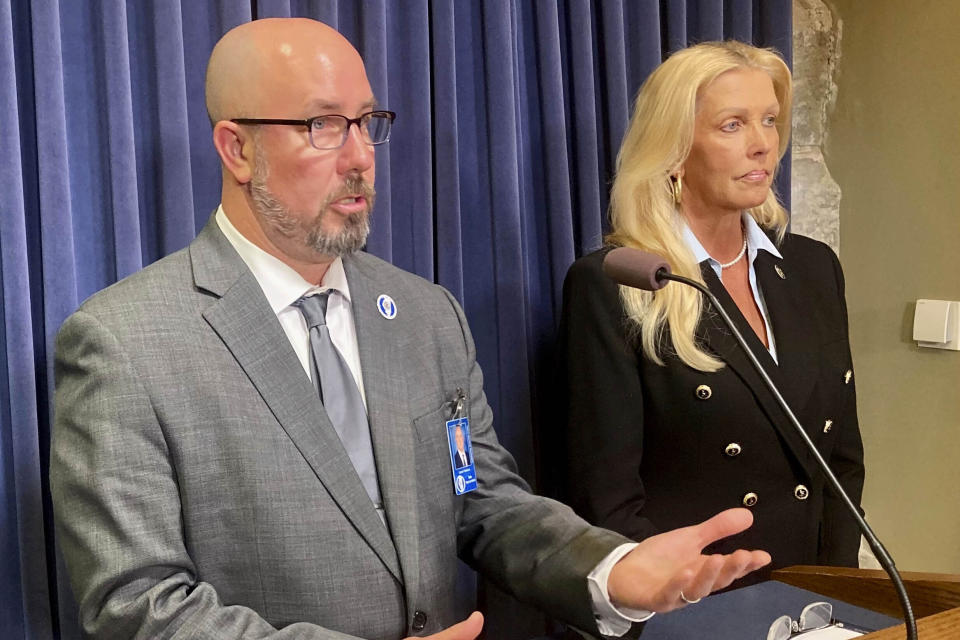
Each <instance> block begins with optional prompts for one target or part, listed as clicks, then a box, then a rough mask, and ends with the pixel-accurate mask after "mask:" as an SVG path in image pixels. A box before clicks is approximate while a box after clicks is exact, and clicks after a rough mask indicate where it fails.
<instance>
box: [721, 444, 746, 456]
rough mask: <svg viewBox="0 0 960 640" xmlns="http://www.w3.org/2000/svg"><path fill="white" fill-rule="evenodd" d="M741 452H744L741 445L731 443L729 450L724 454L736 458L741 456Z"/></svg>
mask: <svg viewBox="0 0 960 640" xmlns="http://www.w3.org/2000/svg"><path fill="white" fill-rule="evenodd" d="M740 451H742V449H741V447H740V445H739V444H737V443H736V442H731V443H730V444H728V445H727V448H726V449H724V450H723V452H724V453H726V454H727V455H728V456H730V457H731V458H734V457H736V456H738V455H740Z"/></svg>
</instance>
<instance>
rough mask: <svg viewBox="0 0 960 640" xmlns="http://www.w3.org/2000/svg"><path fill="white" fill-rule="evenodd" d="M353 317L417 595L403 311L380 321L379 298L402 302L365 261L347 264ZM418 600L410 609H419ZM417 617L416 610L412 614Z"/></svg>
mask: <svg viewBox="0 0 960 640" xmlns="http://www.w3.org/2000/svg"><path fill="white" fill-rule="evenodd" d="M343 264H344V270H345V272H346V275H347V282H348V283H349V285H350V298H351V302H352V306H353V317H354V321H355V323H356V327H357V342H358V344H359V347H360V367H361V369H362V370H363V386H364V389H365V391H366V396H367V413H368V415H369V417H370V435H371V438H372V440H373V449H374V456H375V458H376V463H377V475H378V477H379V479H380V492H381V495H382V497H383V502H384V507H385V509H386V515H387V522H388V523H389V526H390V532H391V534H392V537H393V543H394V545H395V547H396V550H397V554H398V555H399V557H400V566H401V567H402V569H403V582H404V588H405V589H406V591H407V593H410V594H415V593H417V592H418V589H419V582H420V564H419V553H420V552H419V547H418V542H419V539H420V536H419V533H418V527H417V510H416V508H415V506H416V505H415V504H411V501H415V500H416V496H417V486H416V473H415V468H414V456H415V452H414V442H415V436H414V433H413V426H412V425H413V422H412V419H411V416H410V415H409V413H408V411H407V387H406V383H405V380H406V376H405V375H404V369H405V362H404V359H403V357H402V347H401V346H400V340H399V336H398V332H399V330H400V326H401V325H400V323H401V322H402V320H401V319H400V318H399V316H400V315H401V314H403V312H404V310H403V308H399V307H398V309H397V315H398V317H397V318H395V319H393V320H388V319H387V318H385V317H383V316H382V315H380V313H379V311H378V310H377V298H378V296H379V295H381V294H387V295H391V294H392V295H393V296H397V297H399V296H398V295H397V292H396V291H391V290H390V286H389V284H386V283H387V282H388V281H387V280H385V279H382V278H377V277H376V275H377V274H376V273H374V271H373V269H372V268H371V267H370V265H369V264H364V263H363V259H362V256H348V257H346V258H344V261H343ZM413 600H414V599H413V598H408V603H409V605H410V606H413V604H414V602H413ZM408 614H409V615H411V616H412V615H413V610H412V609H411V610H410V611H409V612H408Z"/></svg>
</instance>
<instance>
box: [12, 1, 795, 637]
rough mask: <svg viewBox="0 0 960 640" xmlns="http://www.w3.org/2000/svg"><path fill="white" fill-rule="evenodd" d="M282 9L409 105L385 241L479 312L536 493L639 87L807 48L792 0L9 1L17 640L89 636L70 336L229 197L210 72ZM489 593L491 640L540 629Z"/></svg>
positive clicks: (393, 157) (380, 224) (379, 230)
mask: <svg viewBox="0 0 960 640" xmlns="http://www.w3.org/2000/svg"><path fill="white" fill-rule="evenodd" d="M267 16H308V17H313V18H317V19H320V20H323V21H325V22H327V23H329V24H331V25H333V26H335V27H337V28H338V29H340V30H341V31H342V32H343V33H344V34H345V35H346V36H347V37H348V38H349V39H350V40H351V41H352V42H353V43H354V44H355V45H356V46H357V48H358V49H359V50H360V51H361V53H362V54H363V56H364V58H365V60H366V62H367V68H368V73H369V76H370V81H371V83H372V85H373V87H374V90H375V92H376V93H377V95H378V98H379V100H380V102H381V103H382V104H384V105H386V106H387V107H388V108H390V109H393V110H395V111H397V112H398V114H399V118H398V123H397V126H396V127H395V135H394V137H393V139H392V140H391V142H390V144H389V145H388V146H387V147H386V148H385V149H382V151H380V152H379V157H378V160H377V162H378V168H377V187H378V191H379V194H380V197H379V198H378V201H377V209H376V212H375V215H374V228H373V233H372V235H371V238H370V242H369V245H368V250H369V251H371V252H373V253H375V254H377V255H379V256H381V257H384V258H386V259H388V260H391V261H393V262H394V263H395V264H397V265H399V266H400V267H403V268H405V269H408V270H410V271H413V272H416V273H418V274H420V275H422V276H424V277H426V278H428V279H431V280H435V281H436V282H439V283H441V284H443V285H444V286H446V287H448V288H449V289H450V290H451V291H453V292H454V294H455V295H456V296H457V297H458V298H459V299H460V300H461V302H462V303H463V305H464V307H465V309H466V312H467V315H468V317H469V320H470V323H471V325H472V327H473V330H474V333H475V336H476V340H477V346H478V350H479V359H480V363H481V365H482V366H483V369H484V371H485V373H486V380H487V393H488V396H489V398H490V402H491V404H492V405H493V409H494V411H495V415H496V416H497V421H498V431H499V433H500V436H501V438H502V440H503V442H504V443H505V445H506V446H507V447H508V448H509V449H510V450H511V451H512V452H513V453H514V454H515V455H516V457H517V459H518V461H519V464H520V467H521V470H522V471H523V473H524V474H525V475H526V476H527V477H528V478H530V479H531V480H534V479H535V477H536V468H535V463H536V456H535V450H536V446H535V429H534V425H535V424H536V421H537V416H538V414H539V413H541V412H539V411H538V409H537V407H539V406H545V403H548V402H549V387H548V385H546V384H545V381H546V380H548V378H549V367H548V364H547V363H548V362H549V353H550V348H551V345H552V341H553V333H554V323H555V319H556V314H557V311H558V307H559V303H560V299H559V292H560V286H561V283H562V278H563V275H564V273H565V271H566V269H567V267H568V266H569V265H570V263H571V262H572V261H573V260H574V258H575V257H577V256H579V255H580V254H582V253H583V252H585V251H587V250H590V249H592V248H595V247H597V246H598V245H599V244H600V242H601V237H602V235H603V233H604V218H605V209H606V204H607V188H608V184H609V180H610V174H611V168H612V166H613V162H614V158H615V155H616V150H617V147H618V145H619V142H620V139H621V136H622V134H623V131H624V128H625V126H626V123H627V119H628V114H629V112H630V106H631V101H632V97H633V95H634V94H635V92H636V90H637V88H638V87H639V86H640V83H641V82H642V80H643V79H644V77H646V75H647V74H648V73H649V72H650V70H651V69H653V68H654V67H655V66H656V65H657V64H658V63H659V62H660V61H661V59H662V58H663V57H664V56H665V55H666V54H668V53H669V52H671V51H674V50H676V49H678V48H681V47H683V46H685V45H687V44H688V43H692V42H697V41H702V40H710V39H722V38H737V39H741V40H746V41H752V42H754V43H757V44H761V45H765V46H775V47H777V48H778V49H779V50H780V51H782V52H784V54H785V55H786V56H787V57H788V59H789V56H790V51H791V2H790V0H603V1H594V2H590V1H587V0H568V1H553V0H528V1H524V0H483V1H481V0H463V1H457V0H402V1H401V0H299V1H297V0H253V1H252V2H251V1H250V0H242V1H240V0H204V1H193V0H182V1H181V2H178V1H176V0H151V1H134V0H130V1H128V2H124V1H122V0H97V1H94V0H90V1H78V0H60V1H59V2H58V1H56V0H33V1H28V0H0V150H2V155H0V184H2V185H3V191H2V196H0V280H2V296H0V313H2V317H3V321H2V323H0V337H2V344H3V348H2V350H0V487H2V491H0V630H2V635H3V637H4V638H41V639H46V638H57V637H63V638H75V637H78V633H77V626H76V622H75V620H76V609H75V605H74V603H73V600H72V597H71V596H70V592H69V586H68V583H67V579H66V575H65V572H64V570H63V567H62V566H61V565H60V564H59V562H58V558H57V555H56V552H55V546H54V537H53V527H52V519H51V512H50V506H49V495H48V492H47V480H46V469H47V459H48V442H49V435H50V418H51V416H50V396H51V394H52V391H53V389H52V388H51V387H52V378H51V361H52V352H51V344H52V341H53V337H54V335H55V333H56V331H57V328H58V327H59V326H60V324H61V322H62V321H63V320H64V318H66V316H67V315H68V314H69V313H70V312H71V311H73V310H74V309H75V308H76V307H77V305H78V304H79V303H80V302H81V301H82V300H83V299H85V298H86V297H88V296H89V295H90V294H92V293H94V292H95V291H97V290H99V289H102V288H103V287H105V286H107V285H109V284H111V283H112V282H115V281H116V280H118V279H120V278H123V277H124V276H126V275H129V274H130V273H133V272H134V271H137V270H138V269H140V268H141V267H142V266H144V265H146V264H149V263H150V262H152V261H154V260H156V259H158V258H160V257H162V256H164V255H166V254H168V253H170V252H172V251H175V250H177V249H180V248H182V247H184V246H186V244H187V243H188V242H189V241H190V240H191V239H192V238H193V237H194V235H195V233H196V232H197V230H198V229H199V228H200V226H201V225H202V224H203V223H204V222H205V221H206V219H207V218H208V216H209V215H210V213H211V211H212V210H213V209H214V208H215V207H216V205H217V202H218V194H219V163H218V160H217V156H216V155H215V153H214V151H213V148H212V146H211V144H210V125H209V124H208V122H207V119H206V114H205V111H204V105H203V70H204V68H205V64H206V59H207V57H208V55H209V53H210V51H211V49H212V47H213V44H214V43H215V42H216V40H217V39H218V38H219V37H220V36H221V35H222V34H223V33H224V32H225V31H227V30H228V29H230V28H231V27H233V26H235V25H237V24H240V23H242V22H245V21H248V20H251V19H253V18H257V17H267ZM785 168H786V169H787V170H786V171H783V172H782V174H781V178H782V179H781V183H780V188H781V193H784V194H786V193H789V189H787V188H786V187H787V182H786V180H785V179H783V178H785V177H786V176H789V166H787V167H785ZM538 390H539V395H538ZM549 428H550V425H549V424H540V425H538V429H540V430H541V431H549ZM464 592H465V596H467V597H469V595H470V594H471V593H472V586H471V585H470V584H466V585H465V587H464ZM480 593H481V605H482V606H484V607H485V608H486V609H488V610H489V612H490V613H491V614H492V615H491V617H490V620H489V621H488V626H487V634H488V637H505V638H513V637H524V636H526V635H536V634H537V632H538V631H539V630H542V627H539V628H538V627H537V624H536V623H529V622H523V623H518V622H517V621H518V620H519V619H520V618H521V617H522V616H520V615H519V614H518V613H517V611H518V610H517V609H515V608H514V607H515V606H516V605H514V604H513V603H512V602H510V601H509V600H507V599H505V598H504V597H503V596H501V595H499V594H498V593H497V592H495V591H493V590H489V589H484V588H481V589H480ZM467 606H469V603H468V605H467ZM531 624H532V626H531ZM528 632H529V633H528Z"/></svg>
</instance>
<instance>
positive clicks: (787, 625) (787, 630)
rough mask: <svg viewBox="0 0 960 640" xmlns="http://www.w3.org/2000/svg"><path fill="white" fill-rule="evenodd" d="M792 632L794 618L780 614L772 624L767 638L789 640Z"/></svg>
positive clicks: (768, 639) (770, 639)
mask: <svg viewBox="0 0 960 640" xmlns="http://www.w3.org/2000/svg"><path fill="white" fill-rule="evenodd" d="M791 633H793V620H791V619H790V616H780V617H779V618H777V619H776V620H774V621H773V624H772V625H770V630H769V631H767V640H787V639H788V638H789V637H790V634H791Z"/></svg>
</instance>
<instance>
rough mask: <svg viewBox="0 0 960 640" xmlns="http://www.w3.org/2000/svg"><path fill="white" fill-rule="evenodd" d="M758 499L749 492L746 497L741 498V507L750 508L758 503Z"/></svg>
mask: <svg viewBox="0 0 960 640" xmlns="http://www.w3.org/2000/svg"><path fill="white" fill-rule="evenodd" d="M759 499H760V498H759V497H757V494H755V493H754V492H753V491H751V492H750V493H748V494H747V495H745V496H743V506H745V507H752V506H753V505H755V504H757V501H758V500H759Z"/></svg>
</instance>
